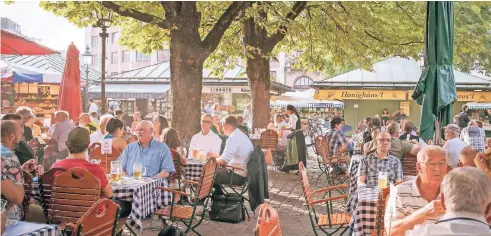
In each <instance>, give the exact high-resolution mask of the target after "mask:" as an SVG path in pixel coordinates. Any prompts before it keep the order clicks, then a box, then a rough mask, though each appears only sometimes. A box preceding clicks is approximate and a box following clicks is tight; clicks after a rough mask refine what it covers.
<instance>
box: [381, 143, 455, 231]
mask: <svg viewBox="0 0 491 236" xmlns="http://www.w3.org/2000/svg"><path fill="white" fill-rule="evenodd" d="M446 156H447V154H446V152H445V150H443V149H442V148H441V147H439V146H435V145H429V146H428V147H427V148H425V149H423V150H421V151H419V153H418V157H417V158H418V163H417V164H416V168H417V169H418V176H417V177H416V179H414V180H410V181H407V182H404V183H401V184H399V185H397V186H395V187H391V190H390V196H389V199H388V200H387V206H386V208H385V217H384V221H385V223H384V225H385V228H386V230H385V231H386V232H387V234H388V235H392V236H398V235H404V234H405V232H406V231H407V230H412V229H413V228H414V226H415V225H419V224H434V223H435V222H436V219H438V218H439V217H440V216H442V215H443V214H444V213H445V211H444V210H443V208H442V204H441V202H440V196H439V194H440V184H441V182H442V180H443V176H445V174H446V173H447V158H446Z"/></svg>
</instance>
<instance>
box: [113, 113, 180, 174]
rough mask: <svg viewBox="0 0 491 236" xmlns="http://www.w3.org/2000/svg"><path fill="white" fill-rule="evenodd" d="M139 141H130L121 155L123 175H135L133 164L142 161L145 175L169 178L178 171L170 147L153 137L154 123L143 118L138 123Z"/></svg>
mask: <svg viewBox="0 0 491 236" xmlns="http://www.w3.org/2000/svg"><path fill="white" fill-rule="evenodd" d="M136 132H137V137H138V142H133V143H130V144H129V145H128V146H127V147H126V148H125V149H124V151H123V153H121V156H119V160H120V161H121V164H122V167H123V175H133V165H134V164H135V163H137V162H141V163H142V166H143V168H144V171H143V174H144V176H145V177H152V178H167V177H169V175H170V174H171V173H174V172H176V170H175V169H174V162H173V161H172V156H171V153H170V149H169V147H167V145H166V144H164V143H162V142H160V141H157V140H154V139H153V136H152V134H153V124H152V122H150V121H147V120H143V121H140V122H139V123H138V124H137V125H136Z"/></svg>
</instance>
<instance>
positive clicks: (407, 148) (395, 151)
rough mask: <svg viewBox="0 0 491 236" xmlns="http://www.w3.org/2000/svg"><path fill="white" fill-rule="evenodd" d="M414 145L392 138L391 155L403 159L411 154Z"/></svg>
mask: <svg viewBox="0 0 491 236" xmlns="http://www.w3.org/2000/svg"><path fill="white" fill-rule="evenodd" d="M413 146H414V144H412V143H410V142H407V141H403V140H400V139H397V138H391V139H390V151H389V153H390V155H392V156H395V157H397V158H399V160H401V159H402V157H403V156H404V155H406V153H410V152H411V150H412V149H413Z"/></svg>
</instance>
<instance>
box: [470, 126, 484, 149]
mask: <svg viewBox="0 0 491 236" xmlns="http://www.w3.org/2000/svg"><path fill="white" fill-rule="evenodd" d="M467 135H468V142H467V143H466V144H467V145H469V146H471V147H473V148H474V149H476V150H478V151H480V152H483V151H484V149H486V145H485V144H484V143H485V140H486V135H485V132H484V130H483V129H481V128H479V127H475V126H472V127H469V129H468V133H467Z"/></svg>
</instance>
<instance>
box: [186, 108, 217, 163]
mask: <svg viewBox="0 0 491 236" xmlns="http://www.w3.org/2000/svg"><path fill="white" fill-rule="evenodd" d="M212 123H213V118H212V117H211V115H204V116H203V117H202V118H201V131H200V132H199V133H197V134H195V135H193V137H192V138H191V143H190V144H189V147H190V148H191V149H192V148H198V149H199V150H200V151H202V152H205V153H208V152H212V153H220V147H221V145H222V139H221V138H220V137H219V136H218V135H217V134H215V133H214V132H213V131H211V126H212ZM188 158H193V152H192V150H189V152H188Z"/></svg>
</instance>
